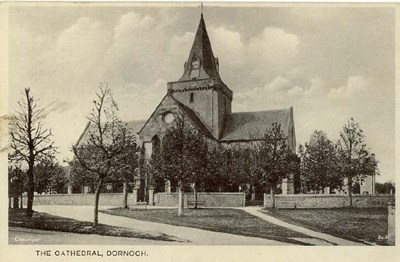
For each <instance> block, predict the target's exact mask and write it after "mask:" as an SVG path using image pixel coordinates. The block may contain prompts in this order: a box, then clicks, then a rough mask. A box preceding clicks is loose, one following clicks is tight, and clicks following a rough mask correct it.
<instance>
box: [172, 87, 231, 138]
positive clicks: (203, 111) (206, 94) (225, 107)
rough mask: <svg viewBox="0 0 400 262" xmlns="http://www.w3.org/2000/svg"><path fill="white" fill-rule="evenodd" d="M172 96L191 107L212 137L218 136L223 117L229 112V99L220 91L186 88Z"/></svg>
mask: <svg viewBox="0 0 400 262" xmlns="http://www.w3.org/2000/svg"><path fill="white" fill-rule="evenodd" d="M173 97H174V98H175V99H176V100H178V101H179V102H181V103H182V104H184V105H186V106H187V107H189V108H190V109H192V110H193V111H194V112H195V113H196V114H197V115H198V116H199V118H200V119H201V120H202V121H203V123H204V124H205V125H206V126H207V127H208V129H209V130H210V131H211V132H212V134H213V135H214V137H215V138H217V139H218V138H220V135H221V132H222V129H223V124H224V119H225V117H226V116H227V114H229V113H230V112H231V100H230V99H229V98H228V97H227V96H226V95H225V94H224V93H223V92H222V91H220V90H216V89H205V90H188V91H184V92H174V93H173ZM191 97H192V98H193V100H191Z"/></svg>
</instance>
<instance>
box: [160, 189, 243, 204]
mask: <svg viewBox="0 0 400 262" xmlns="http://www.w3.org/2000/svg"><path fill="white" fill-rule="evenodd" d="M197 200H198V201H205V206H206V207H244V206H245V205H246V195H245V193H219V192H216V193H214V192H213V193H208V192H198V193H197ZM183 201H184V202H183V203H184V206H185V207H187V203H188V201H194V195H193V193H185V194H184V197H183ZM154 204H155V205H156V206H161V207H176V206H178V193H156V194H154Z"/></svg>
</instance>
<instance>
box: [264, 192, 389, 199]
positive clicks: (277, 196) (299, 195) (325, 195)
mask: <svg viewBox="0 0 400 262" xmlns="http://www.w3.org/2000/svg"><path fill="white" fill-rule="evenodd" d="M264 195H266V196H271V195H270V194H267V193H264ZM352 196H353V197H391V196H392V197H395V195H360V194H356V195H354V194H353V195H352ZM275 197H276V198H283V197H349V195H336V194H331V195H328V194H288V195H275Z"/></svg>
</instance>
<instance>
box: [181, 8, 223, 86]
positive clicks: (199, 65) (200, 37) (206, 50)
mask: <svg viewBox="0 0 400 262" xmlns="http://www.w3.org/2000/svg"><path fill="white" fill-rule="evenodd" d="M201 10H202V12H201V16H200V22H199V26H198V27H197V32H196V36H195V38H194V41H193V45H192V49H191V50H190V53H189V57H188V60H187V61H186V63H185V68H184V73H183V75H182V77H181V78H180V79H179V81H187V80H194V79H207V78H214V77H218V76H219V74H218V62H217V60H216V58H215V57H214V54H213V51H212V48H211V43H210V39H209V38H208V34H207V29H206V24H205V22H204V18H203V8H202V9H201Z"/></svg>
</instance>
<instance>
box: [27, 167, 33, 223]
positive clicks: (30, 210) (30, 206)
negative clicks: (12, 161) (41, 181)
mask: <svg viewBox="0 0 400 262" xmlns="http://www.w3.org/2000/svg"><path fill="white" fill-rule="evenodd" d="M27 174H28V195H27V198H28V201H27V208H26V215H27V217H29V218H31V217H32V215H33V197H34V191H35V182H34V180H33V163H29V168H28V172H27Z"/></svg>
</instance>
